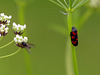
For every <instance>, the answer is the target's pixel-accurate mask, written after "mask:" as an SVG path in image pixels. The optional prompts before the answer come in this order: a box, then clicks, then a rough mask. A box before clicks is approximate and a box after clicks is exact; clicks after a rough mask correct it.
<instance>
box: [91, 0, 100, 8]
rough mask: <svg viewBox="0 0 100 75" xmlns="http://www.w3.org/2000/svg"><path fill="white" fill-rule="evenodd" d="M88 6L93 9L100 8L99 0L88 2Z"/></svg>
mask: <svg viewBox="0 0 100 75" xmlns="http://www.w3.org/2000/svg"><path fill="white" fill-rule="evenodd" d="M89 5H90V6H91V7H93V8H98V7H100V0H90V2H89Z"/></svg>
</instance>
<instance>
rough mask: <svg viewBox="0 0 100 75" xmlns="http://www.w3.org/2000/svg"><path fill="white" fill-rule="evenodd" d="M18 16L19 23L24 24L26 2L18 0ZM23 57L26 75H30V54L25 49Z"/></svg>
mask: <svg viewBox="0 0 100 75" xmlns="http://www.w3.org/2000/svg"><path fill="white" fill-rule="evenodd" d="M17 4H18V16H19V17H18V18H19V22H20V24H24V23H25V20H24V16H25V15H24V10H25V6H26V2H23V1H22V2H18V3H17ZM23 35H25V36H26V35H27V33H26V32H25V33H24V34H23ZM24 58H25V63H26V70H27V75H32V67H31V59H30V55H29V54H28V53H27V52H26V50H25V51H24Z"/></svg>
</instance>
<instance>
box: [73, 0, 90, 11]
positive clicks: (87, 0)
mask: <svg viewBox="0 0 100 75" xmlns="http://www.w3.org/2000/svg"><path fill="white" fill-rule="evenodd" d="M89 1H90V0H82V1H81V2H80V3H78V4H77V5H76V6H75V7H74V8H73V9H74V10H75V9H77V8H79V7H81V6H83V5H84V4H86V3H87V2H89Z"/></svg>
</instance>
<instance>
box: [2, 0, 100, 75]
mask: <svg viewBox="0 0 100 75" xmlns="http://www.w3.org/2000/svg"><path fill="white" fill-rule="evenodd" d="M27 3H28V5H27V6H26V8H25V24H27V29H26V30H27V33H28V38H29V42H30V43H33V44H35V45H36V47H35V48H32V49H31V50H32V51H31V60H32V72H33V75H65V74H66V72H65V71H66V70H65V51H66V41H67V37H66V36H64V35H63V34H61V33H58V32H56V31H55V30H53V29H51V28H50V26H52V25H53V24H56V25H60V26H63V27H64V28H67V25H66V24H67V22H66V18H67V16H64V15H63V14H61V13H60V12H59V11H60V10H61V11H64V10H62V9H61V8H59V7H58V6H56V5H54V4H53V3H51V2H49V0H35V1H29V0H28V2H27ZM79 10H80V13H77V15H78V16H79V17H81V16H82V13H84V12H85V11H86V9H85V7H82V8H80V9H79ZM0 13H5V14H6V15H12V19H11V25H10V26H9V27H10V30H9V34H8V35H7V36H6V37H4V38H3V39H2V40H1V41H0V42H1V43H0V46H2V45H4V44H6V43H8V42H10V41H11V40H13V37H14V36H15V35H14V34H13V32H12V30H11V28H12V23H13V22H16V23H19V21H18V7H17V4H16V3H15V1H14V0H2V1H0ZM17 49H18V47H17V46H16V45H15V43H13V44H11V45H9V46H7V47H6V48H4V49H1V50H0V56H2V55H6V54H9V53H12V52H14V51H16V50H17ZM24 51H25V50H24V49H22V50H21V51H20V52H19V53H17V54H16V55H14V56H11V57H9V58H5V59H0V75H27V73H26V67H25V58H24ZM76 53H77V62H78V69H79V75H100V13H94V14H93V15H92V16H91V17H90V18H89V19H88V20H87V22H86V23H85V24H84V26H83V27H82V28H81V29H80V31H79V46H78V47H76Z"/></svg>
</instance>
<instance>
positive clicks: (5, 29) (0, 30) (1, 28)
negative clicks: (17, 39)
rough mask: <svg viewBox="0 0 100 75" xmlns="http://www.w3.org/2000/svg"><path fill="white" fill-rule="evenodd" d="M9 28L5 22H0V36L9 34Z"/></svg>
mask: <svg viewBox="0 0 100 75" xmlns="http://www.w3.org/2000/svg"><path fill="white" fill-rule="evenodd" d="M8 30H9V28H8V27H7V26H5V25H3V24H0V37H1V36H5V35H7V34H8Z"/></svg>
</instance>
